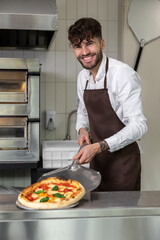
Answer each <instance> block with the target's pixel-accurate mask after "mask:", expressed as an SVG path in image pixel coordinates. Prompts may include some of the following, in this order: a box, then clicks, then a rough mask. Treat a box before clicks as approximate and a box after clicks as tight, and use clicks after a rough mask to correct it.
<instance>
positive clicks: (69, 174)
mask: <svg viewBox="0 0 160 240" xmlns="http://www.w3.org/2000/svg"><path fill="white" fill-rule="evenodd" d="M85 145H86V144H83V145H82V146H81V147H80V149H79V151H80V150H81V148H83V147H84V146H85ZM48 177H59V178H60V179H65V180H66V179H67V180H68V179H74V180H77V181H79V182H80V183H81V184H82V185H83V187H84V188H85V190H86V192H91V191H92V190H94V189H96V188H97V187H98V186H99V184H100V182H101V174H100V173H99V172H97V171H95V170H93V169H90V168H86V167H83V166H81V165H79V164H78V160H74V161H72V164H71V165H69V166H67V167H64V168H59V169H57V170H54V171H50V172H48V173H44V174H43V175H42V177H40V178H39V179H38V181H41V180H43V179H46V178H48Z"/></svg>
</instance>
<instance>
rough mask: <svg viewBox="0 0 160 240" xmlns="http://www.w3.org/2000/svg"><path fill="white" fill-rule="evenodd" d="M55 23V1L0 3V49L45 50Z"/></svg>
mask: <svg viewBox="0 0 160 240" xmlns="http://www.w3.org/2000/svg"><path fill="white" fill-rule="evenodd" d="M57 22H58V16H57V7H56V0H27V1H22V0H14V1H13V0H1V3H0V49H34V50H41V49H48V48H49V47H50V45H51V43H52V41H53V40H54V38H55V36H56V33H57V30H58V27H57Z"/></svg>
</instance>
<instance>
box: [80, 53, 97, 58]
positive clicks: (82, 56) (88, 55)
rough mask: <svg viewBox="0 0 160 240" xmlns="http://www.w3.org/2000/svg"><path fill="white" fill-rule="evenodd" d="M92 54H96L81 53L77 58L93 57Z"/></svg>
mask: <svg viewBox="0 0 160 240" xmlns="http://www.w3.org/2000/svg"><path fill="white" fill-rule="evenodd" d="M94 55H96V54H95V53H88V54H86V55H84V54H83V55H81V56H79V57H78V59H82V58H84V57H93V56H94Z"/></svg>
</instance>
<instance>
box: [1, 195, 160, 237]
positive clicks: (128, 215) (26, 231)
mask: <svg viewBox="0 0 160 240" xmlns="http://www.w3.org/2000/svg"><path fill="white" fill-rule="evenodd" d="M16 199H17V194H2V195H0V240H11V239H12V240H14V239H16V240H17V239H23V240H25V239H27V240H32V239H33V240H41V239H43V240H62V239H63V240H64V239H66V240H97V239H99V240H101V239H103V240H104V239H105V240H159V239H160V192H155V191H153V192H101V193H96V192H95V193H92V194H91V195H87V196H85V197H84V198H83V199H82V200H81V201H80V203H79V205H78V206H76V207H74V208H69V209H63V210H32V211H31V210H30V211H27V210H23V209H20V208H18V207H17V206H16V204H15V202H16Z"/></svg>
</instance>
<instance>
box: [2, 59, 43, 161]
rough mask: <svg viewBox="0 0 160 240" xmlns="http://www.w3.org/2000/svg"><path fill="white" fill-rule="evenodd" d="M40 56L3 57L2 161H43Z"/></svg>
mask: <svg viewBox="0 0 160 240" xmlns="http://www.w3.org/2000/svg"><path fill="white" fill-rule="evenodd" d="M39 128H40V65H39V61H38V59H22V58H0V164H2V163H3V164H6V163H37V162H38V161H39V139H40V134H39Z"/></svg>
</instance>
